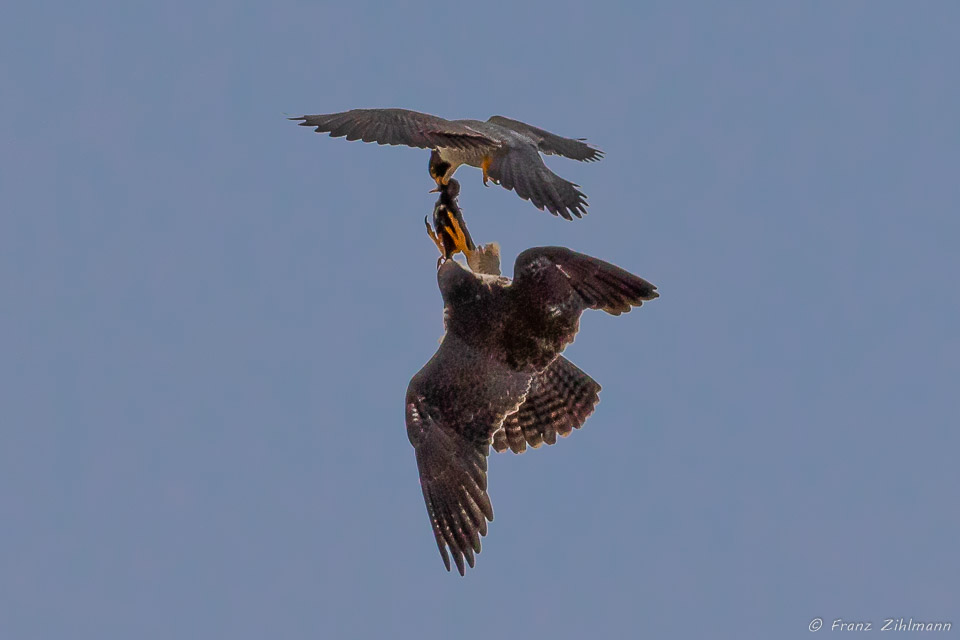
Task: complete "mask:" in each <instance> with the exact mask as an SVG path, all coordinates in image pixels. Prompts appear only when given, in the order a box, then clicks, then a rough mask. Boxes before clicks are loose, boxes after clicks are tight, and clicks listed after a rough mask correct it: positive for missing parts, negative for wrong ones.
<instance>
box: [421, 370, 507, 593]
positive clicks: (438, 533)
mask: <svg viewBox="0 0 960 640" xmlns="http://www.w3.org/2000/svg"><path fill="white" fill-rule="evenodd" d="M406 417H407V435H408V436H409V438H410V443H411V444H413V447H414V450H415V451H416V454H417V467H418V468H419V470H420V487H421V489H422V490H423V500H424V502H425V503H426V505H427V513H428V514H429V516H430V524H431V526H432V527H433V535H434V537H435V538H436V541H437V548H438V549H439V550H440V557H442V558H443V564H444V566H446V568H447V571H450V557H449V555H448V554H447V547H449V548H450V554H452V555H453V561H454V563H456V565H457V570H458V571H459V572H460V575H463V574H464V558H466V561H467V564H469V565H470V566H471V567H473V566H474V553H480V536H485V535H487V520H490V521H493V506H492V505H491V504H490V496H488V495H487V454H488V452H489V435H487V439H486V440H484V441H483V442H482V443H481V442H474V441H471V440H469V439H468V438H467V437H466V436H464V435H462V434H460V433H458V432H457V430H456V429H454V428H453V427H452V426H451V425H446V424H443V422H442V421H441V420H439V419H438V418H437V417H436V416H434V415H432V414H431V409H430V407H429V406H428V405H427V404H426V403H425V402H424V401H423V400H422V396H420V395H419V394H418V393H417V392H416V390H415V389H411V390H409V391H408V393H407V416H406Z"/></svg>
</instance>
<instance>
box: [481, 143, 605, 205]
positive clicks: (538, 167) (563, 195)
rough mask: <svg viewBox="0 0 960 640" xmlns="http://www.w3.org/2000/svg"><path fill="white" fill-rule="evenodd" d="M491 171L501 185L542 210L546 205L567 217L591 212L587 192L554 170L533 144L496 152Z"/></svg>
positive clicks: (491, 175)
mask: <svg viewBox="0 0 960 640" xmlns="http://www.w3.org/2000/svg"><path fill="white" fill-rule="evenodd" d="M487 173H488V175H489V176H490V177H491V178H493V179H494V180H496V181H497V182H498V183H499V184H500V186H502V187H503V188H505V189H512V190H514V191H516V192H517V195H518V196H520V197H521V198H523V199H524V200H529V201H530V202H532V203H533V205H534V206H535V207H536V208H538V209H540V210H543V209H544V207H546V209H547V210H548V211H549V212H550V213H552V214H553V215H560V216H563V217H564V218H565V219H567V220H572V219H573V216H576V217H578V218H579V217H581V216H582V215H583V214H585V213H586V212H587V196H586V195H584V193H583V192H582V191H580V190H579V189H577V185H575V184H573V183H572V182H568V181H567V180H564V179H563V178H561V177H560V176H558V175H557V174H555V173H554V172H553V171H550V169H548V168H547V165H545V164H543V158H541V157H540V154H539V153H538V152H537V149H536V147H534V146H532V145H527V144H519V145H516V146H512V147H508V148H505V149H503V150H501V151H500V152H499V153H495V154H494V155H493V162H492V163H491V164H490V168H489V169H488V171H487ZM571 214H573V216H572V215H571Z"/></svg>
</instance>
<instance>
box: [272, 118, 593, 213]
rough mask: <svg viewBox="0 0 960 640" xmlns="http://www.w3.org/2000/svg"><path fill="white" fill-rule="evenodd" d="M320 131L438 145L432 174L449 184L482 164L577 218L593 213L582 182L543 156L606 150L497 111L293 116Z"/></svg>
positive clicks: (490, 175)
mask: <svg viewBox="0 0 960 640" xmlns="http://www.w3.org/2000/svg"><path fill="white" fill-rule="evenodd" d="M290 119H291V120H298V121H300V125H301V126H306V127H315V128H316V131H317V132H318V133H329V134H330V135H331V136H333V137H335V138H336V137H341V136H345V137H346V138H347V140H363V141H364V142H376V143H377V144H403V145H407V146H409V147H419V148H421V149H432V150H433V153H432V154H431V156H430V175H431V177H433V179H434V180H436V181H437V184H438V185H445V184H447V182H448V181H449V180H450V177H451V176H453V174H454V172H455V171H456V170H457V168H458V167H459V166H460V165H463V164H466V165H470V166H471V167H478V168H480V169H481V170H482V171H483V182H484V184H486V183H487V180H488V179H492V180H493V181H494V182H496V183H497V184H499V185H501V186H502V187H504V188H505V189H512V190H514V191H516V192H517V195H518V196H520V197H521V198H523V199H524V200H529V201H530V202H532V203H533V204H534V206H536V207H537V208H538V209H541V210H542V209H544V208H546V209H547V210H548V211H550V213H552V214H554V215H560V216H563V217H564V218H566V219H567V220H571V219H572V216H577V217H578V218H579V217H580V216H581V215H583V214H584V213H586V212H587V210H586V207H587V202H586V195H584V194H583V192H582V191H580V190H579V189H578V188H577V186H578V185H576V184H574V183H572V182H569V181H567V180H564V179H563V178H561V177H560V176H558V175H557V174H555V173H554V172H552V171H550V169H548V168H547V166H546V165H545V164H544V163H543V159H542V158H541V157H540V154H541V153H545V154H547V155H554V154H556V155H561V156H564V157H567V158H572V159H574V160H581V161H585V162H592V161H596V160H599V159H600V158H602V157H603V152H602V151H600V150H599V149H595V148H594V147H591V146H590V145H588V144H587V143H585V142H584V141H583V139H582V138H563V137H561V136H558V135H555V134H552V133H550V132H549V131H544V130H543V129H540V128H537V127H534V126H532V125H529V124H525V123H523V122H520V121H518V120H511V119H510V118H505V117H503V116H493V117H492V118H490V119H489V120H487V121H486V122H484V121H482V120H445V119H444V118H440V117H437V116H432V115H430V114H427V113H420V112H418V111H410V110H408V109H352V110H350V111H344V112H341V113H329V114H320V115H312V116H300V117H297V118H290Z"/></svg>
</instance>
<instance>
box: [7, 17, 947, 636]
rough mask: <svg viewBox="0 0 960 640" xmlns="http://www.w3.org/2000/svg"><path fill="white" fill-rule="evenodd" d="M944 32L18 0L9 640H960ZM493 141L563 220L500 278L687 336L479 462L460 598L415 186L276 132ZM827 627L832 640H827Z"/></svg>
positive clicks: (403, 169) (412, 167)
mask: <svg viewBox="0 0 960 640" xmlns="http://www.w3.org/2000/svg"><path fill="white" fill-rule="evenodd" d="M958 24H960V5H958V4H957V3H954V2H922V3H918V2H875V1H870V2H866V1H864V2H842V3H841V2H823V1H817V2H792V3H771V2H753V3H732V4H731V3H705V2H700V3H673V2H640V3H623V4H613V3H593V4H590V3H577V4H571V3H562V2H560V3H554V2H551V3H539V4H532V3H531V4H526V3H513V2H511V3H498V2H492V3H476V2H473V3H458V4H454V5H451V4H449V3H447V4H445V3H422V4H416V3H393V4H391V5H389V6H386V3H379V2H363V1H355V2H339V3H311V2H275V3H269V4H267V3H263V4H262V5H261V6H260V7H258V8H245V7H243V8H242V7H241V3H233V2H211V3H200V4H199V5H198V3H194V2H157V3H149V4H148V3H119V2H117V3H92V4H91V3H74V2H69V3H68V2H62V1H52V2H42V1H41V2H34V3H26V2H20V3H14V4H13V5H11V6H9V7H7V8H5V9H4V11H3V19H2V23H0V82H2V87H0V88H2V90H0V110H2V117H0V148H2V152H0V207H2V208H0V421H2V424H0V522H2V524H0V636H2V637H3V638H5V639H11V640H21V639H22V640H26V639H33V638H43V639H48V638H49V639H62V638H71V639H78V638H97V639H103V638H137V639H138V640H146V639H151V640H152V639H164V640H169V639H171V638H230V639H231V640H246V639H254V638H257V639H259V638H336V637H340V638H347V637H371V638H374V637H376V638H387V637H390V638H439V637H447V638H450V637H452V638H458V639H474V638H491V637H496V638H533V637H551V638H586V637H607V638H613V637H624V638H625V637H657V638H665V637H689V638H706V637H710V638H727V637H729V638H733V637H736V638H746V637H757V638H761V637H762V638H792V637H796V638H801V637H810V632H809V631H808V630H807V625H808V623H809V622H810V620H811V619H812V618H814V617H816V616H822V617H824V618H826V619H827V625H829V624H830V622H831V621H832V620H833V619H834V618H843V619H845V620H848V621H857V620H870V621H873V622H874V624H878V623H880V622H881V621H882V619H883V618H887V617H900V616H903V617H910V616H912V617H914V618H915V619H925V620H952V621H953V623H954V626H955V629H954V632H953V634H952V635H956V634H957V633H958V632H960V631H958V628H960V605H958V603H960V547H958V542H957V541H958V540H960V499H958V498H960V496H958V494H960V463H958V453H960V436H958V422H960V420H958V416H960V400H958V397H960V393H958V391H960V389H958V382H960V336H958V327H960V303H958V296H957V279H958V277H960V257H958V250H957V242H958V237H960V216H958V214H960V118H958V114H960V81H958V77H960V76H958V71H957V69H958V60H960V42H958V37H957V25H958ZM374 106H403V107H407V108H412V109H419V110H423V111H428V112H431V113H435V114H438V115H442V116H446V117H451V118H455V117H476V118H483V119H485V118H486V117H488V116H490V115H493V114H503V115H507V116H511V117H514V118H518V119H521V120H526V121H528V122H531V123H533V124H535V125H538V126H541V127H544V128H546V129H549V130H551V131H555V132H557V133H559V134H562V135H568V136H584V137H587V138H589V140H590V142H592V143H594V144H596V145H597V146H599V147H601V148H602V149H604V150H605V151H606V153H607V157H606V158H605V159H604V161H603V162H601V163H599V164H590V165H586V164H584V165H581V164H578V163H575V162H572V161H568V160H564V159H562V158H549V159H548V163H549V165H550V166H551V167H552V168H553V169H555V170H556V171H557V172H558V173H559V174H561V175H562V176H564V177H566V178H569V179H571V180H573V181H575V182H577V183H579V184H581V185H583V189H584V191H585V192H586V193H587V194H588V195H589V198H590V205H591V206H590V214H589V215H588V216H587V217H586V218H584V219H582V220H575V221H573V222H566V221H563V220H560V219H557V218H554V217H553V216H550V215H548V214H546V213H543V212H540V211H537V210H536V209H535V208H534V207H533V206H532V205H530V204H529V203H527V202H524V201H522V200H520V199H519V198H517V197H516V196H515V195H514V194H512V193H508V192H506V191H504V190H503V189H500V188H489V189H485V188H484V187H483V186H482V185H481V182H480V174H479V172H478V171H476V170H473V169H469V168H464V169H462V170H461V172H460V174H459V177H460V178H461V182H462V183H463V195H462V197H461V203H462V205H463V208H464V211H465V215H466V216H467V220H468V223H469V225H470V230H471V231H472V233H473V235H474V236H475V238H476V239H477V240H478V241H479V242H486V241H491V240H497V241H499V242H500V243H501V245H502V247H503V253H504V261H505V267H506V271H507V273H511V272H512V263H513V259H514V257H515V256H516V254H517V253H518V252H520V251H522V250H523V249H525V248H527V247H530V246H535V245H544V244H561V245H566V246H569V247H571V248H573V249H576V250H579V251H583V252H586V253H590V254H593V255H596V256H599V257H602V258H604V259H607V260H610V261H612V262H615V263H617V264H619V265H621V266H623V267H625V268H627V269H629V270H631V271H633V272H635V273H637V274H638V275H641V276H643V277H645V278H647V279H649V280H651V281H652V282H654V283H656V284H657V285H658V286H659V287H660V291H661V293H662V297H661V298H660V299H659V300H657V301H655V302H653V303H651V304H649V305H646V306H644V307H643V308H642V309H639V310H636V311H634V312H632V313H630V314H627V315H625V316H621V317H619V318H614V317H610V316H606V315H605V314H602V313H597V312H593V313H588V314H586V315H585V316H584V319H583V322H582V330H581V333H580V335H579V337H578V338H577V341H576V343H575V344H574V345H572V346H571V347H570V348H569V349H568V350H567V352H566V355H567V356H568V357H569V358H570V359H571V360H573V361H574V362H575V363H577V364H578V365H579V366H580V367H582V368H583V369H585V370H586V371H587V372H589V373H590V374H591V375H592V376H593V377H594V378H596V379H597V380H598V381H599V382H600V383H601V384H602V385H603V392H602V393H601V403H600V404H599V406H598V408H597V411H596V413H594V415H593V416H592V417H591V418H590V419H589V420H588V421H587V423H586V425H585V427H584V428H583V429H582V430H581V431H578V432H576V433H574V434H573V435H572V436H571V437H570V438H568V439H566V440H562V441H561V442H560V443H558V444H557V445H556V446H554V447H549V448H543V449H540V450H536V451H529V452H527V453H525V454H523V455H522V456H515V455H512V454H499V455H494V456H493V457H492V458H491V461H490V494H491V497H492V500H493V504H494V509H495V512H496V520H495V521H494V522H493V524H492V525H491V527H490V534H489V535H488V536H487V537H486V538H485V539H484V543H483V553H482V554H481V555H480V556H479V557H478V562H477V568H476V569H474V570H472V571H470V572H469V573H468V575H467V577H466V578H461V577H460V576H458V575H456V574H448V573H446V572H445V571H444V570H443V565H442V563H441V560H440V558H439V556H438V554H437V550H436V547H435V545H434V541H433V537H432V534H431V532H430V527H429V523H428V520H427V516H426V512H425V509H424V505H423V499H422V497H421V493H420V488H419V485H418V479H417V470H416V463H415V460H414V454H413V450H412V448H411V447H410V445H409V443H408V442H407V437H406V432H405V427H404V419H403V415H404V413H403V397H404V392H405V390H406V386H407V382H408V381H409V379H410V377H411V376H412V375H413V374H414V373H415V372H416V371H417V370H418V369H419V368H420V367H421V366H422V365H423V364H424V362H426V361H427V359H428V358H429V357H430V356H431V355H432V353H433V352H434V350H435V349H436V346H437V340H438V338H439V337H440V335H441V333H442V324H441V301H440V296H439V293H438V290H437V285H436V279H435V264H436V257H437V256H436V251H435V249H434V247H433V246H432V245H431V243H430V242H429V240H428V239H427V237H426V235H425V233H424V228H423V216H424V215H426V214H427V213H429V212H430V211H431V207H432V203H433V201H434V196H433V195H428V194H427V190H428V189H430V188H431V186H432V185H431V181H430V179H429V177H428V175H427V171H426V169H427V157H428V154H427V152H425V151H421V150H413V149H407V148H396V147H377V146H375V145H364V144H361V143H359V142H353V143H348V142H345V141H343V140H334V139H330V138H327V137H324V136H319V135H317V134H314V133H312V132H311V131H309V130H308V129H305V128H299V127H297V126H295V124H294V123H291V122H288V121H286V120H285V119H284V117H285V115H299V114H301V113H325V112H333V111H340V110H345V109H349V108H354V107H374ZM829 633H830V631H829V630H826V629H825V630H823V631H820V632H819V634H820V635H824V634H829Z"/></svg>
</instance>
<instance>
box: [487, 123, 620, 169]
mask: <svg viewBox="0 0 960 640" xmlns="http://www.w3.org/2000/svg"><path fill="white" fill-rule="evenodd" d="M487 122H489V123H491V124H495V125H499V126H501V127H505V128H507V129H512V130H513V131H517V132H519V133H523V134H525V135H527V136H530V137H531V138H533V139H534V140H536V141H537V147H538V148H539V149H540V151H542V152H543V153H546V154H547V155H554V154H556V155H559V156H563V157H565V158H572V159H573V160H581V161H584V162H596V161H597V160H600V159H601V158H602V157H603V151H601V150H600V149H596V148H594V147H591V146H590V145H588V144H587V143H586V142H584V140H585V138H563V137H561V136H558V135H556V134H554V133H550V132H549V131H546V130H544V129H540V128H539V127H534V126H533V125H529V124H527V123H526V122H520V121H519V120H513V119H511V118H505V117H503V116H493V117H491V118H490V119H489V120H487Z"/></svg>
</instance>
